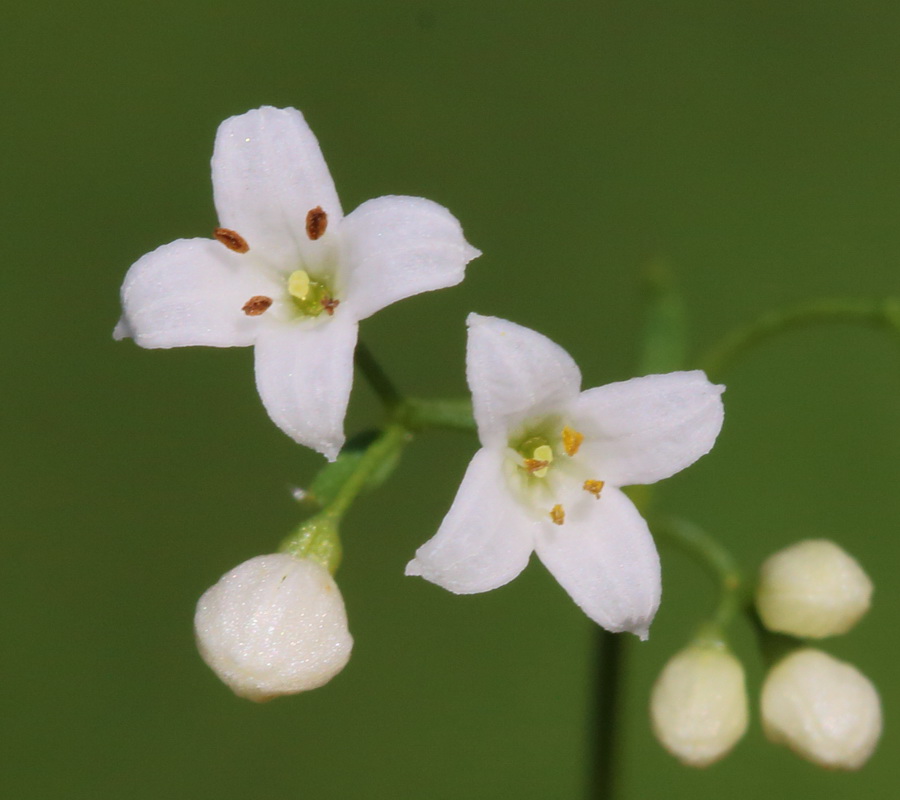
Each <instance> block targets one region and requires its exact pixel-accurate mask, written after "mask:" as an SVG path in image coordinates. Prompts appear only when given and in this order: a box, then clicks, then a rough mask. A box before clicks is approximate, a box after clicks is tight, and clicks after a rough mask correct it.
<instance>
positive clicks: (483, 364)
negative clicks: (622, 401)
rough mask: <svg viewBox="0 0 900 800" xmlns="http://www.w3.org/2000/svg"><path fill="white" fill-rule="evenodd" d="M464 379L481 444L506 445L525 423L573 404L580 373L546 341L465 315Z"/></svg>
mask: <svg viewBox="0 0 900 800" xmlns="http://www.w3.org/2000/svg"><path fill="white" fill-rule="evenodd" d="M467 324H468V326H469V343H468V348H467V352H466V378H467V379H468V382H469V388H470V389H471V391H472V405H473V408H474V412H475V421H476V422H477V423H478V436H479V437H480V439H481V442H482V444H486V445H487V444H492V445H495V446H505V445H506V444H507V439H508V437H509V433H510V431H511V429H514V428H515V427H516V426H517V425H519V424H520V423H521V422H523V421H524V420H526V419H528V418H530V417H537V416H540V415H542V414H546V413H549V412H552V411H556V410H558V409H559V408H560V407H561V406H563V405H565V404H566V403H568V402H570V401H572V400H573V399H574V398H575V397H576V396H577V394H578V390H579V388H580V386H581V372H580V371H579V370H578V365H577V364H576V363H575V362H574V361H573V360H572V357H571V356H570V355H569V354H568V353H567V352H566V351H565V350H563V349H562V348H561V347H560V346H559V345H558V344H554V343H553V342H551V341H550V340H549V339H548V338H547V337H546V336H542V335H541V334H540V333H537V332H536V331H533V330H531V329H530V328H524V327H522V326H521V325H516V324H515V323H512V322H507V321H506V320H505V319H499V318H497V317H482V316H481V315H479V314H469V317H468V320H467Z"/></svg>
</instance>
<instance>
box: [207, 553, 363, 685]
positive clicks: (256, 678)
mask: <svg viewBox="0 0 900 800" xmlns="http://www.w3.org/2000/svg"><path fill="white" fill-rule="evenodd" d="M194 630H195V632H196V635H197V647H198V648H199V650H200V655H201V656H203V660H204V661H205V662H206V663H207V664H209V666H210V667H211V668H212V669H213V671H214V672H215V673H216V675H218V676H219V678H221V679H222V681H224V682H225V683H226V684H227V685H228V686H229V687H230V688H231V689H232V691H233V692H234V693H235V694H236V695H238V696H240V697H246V698H247V699H249V700H255V701H257V702H263V701H264V700H270V699H271V698H273V697H278V696H279V695H283V694H294V693H296V692H305V691H306V690H307V689H315V688H316V687H318V686H321V685H322V684H324V683H327V682H328V681H330V680H331V679H332V678H333V677H334V676H335V675H337V673H338V672H340V671H341V670H342V669H343V668H344V666H345V665H346V663H347V661H348V659H349V658H350V650H351V648H352V647H353V639H352V637H351V636H350V632H349V631H348V630H347V614H346V612H345V611H344V600H343V598H342V597H341V593H340V591H339V590H338V587H337V584H336V583H335V582H334V579H333V578H332V577H331V575H330V574H329V572H328V570H326V569H325V568H324V567H322V566H321V565H319V564H317V563H316V562H314V561H310V560H309V559H304V558H296V557H295V556H292V555H288V554H287V553H276V554H273V555H266V556H257V557H256V558H251V559H250V560H249V561H245V562H244V563H243V564H241V565H240V566H238V567H235V568H234V569H233V570H231V572H228V573H226V574H225V575H223V576H222V577H221V578H220V579H219V582H218V583H217V584H216V585H215V586H213V587H212V588H210V589H208V590H207V591H206V593H205V594H204V595H203V596H202V597H201V598H200V601H199V602H198V603H197V613H196V615H195V616H194Z"/></svg>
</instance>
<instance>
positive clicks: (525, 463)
mask: <svg viewBox="0 0 900 800" xmlns="http://www.w3.org/2000/svg"><path fill="white" fill-rule="evenodd" d="M516 452H517V453H518V454H519V455H520V456H522V463H521V465H520V467H521V468H522V469H524V470H525V472H527V473H528V474H529V475H532V476H533V477H535V478H545V477H547V472H548V471H549V470H550V465H551V464H552V463H553V448H552V447H551V446H550V442H549V441H548V440H547V439H546V437H544V436H531V437H530V438H528V439H526V440H525V441H524V442H522V444H520V445H519V446H518V447H517V448H516Z"/></svg>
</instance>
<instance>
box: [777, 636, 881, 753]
mask: <svg viewBox="0 0 900 800" xmlns="http://www.w3.org/2000/svg"><path fill="white" fill-rule="evenodd" d="M762 721H763V730H765V732H766V736H768V737H769V740H770V741H772V742H775V744H784V745H787V746H788V747H789V748H790V749H791V750H793V751H794V752H795V753H797V755H799V756H802V757H803V758H805V759H807V760H809V761H812V762H813V763H814V764H818V765H819V766H821V767H826V768H829V769H859V768H860V767H861V766H862V765H863V764H865V763H866V761H867V760H868V758H869V756H871V755H872V751H873V750H874V749H875V745H876V744H878V738H879V737H880V736H881V701H880V700H879V698H878V692H877V691H876V690H875V687H874V686H873V685H872V682H871V681H870V680H869V679H868V678H866V676H865V675H863V674H862V673H861V672H860V671H859V670H858V669H856V667H854V666H852V665H850V664H846V663H844V662H843V661H838V660H837V659H836V658H833V657H832V656H830V655H828V654H827V653H823V652H822V651H821V650H813V649H811V648H807V649H803V650H796V651H794V652H793V653H791V654H790V655H789V656H787V657H786V658H785V659H783V660H782V661H780V662H778V663H777V664H776V665H775V666H774V667H773V668H772V669H771V670H769V674H768V676H767V677H766V680H765V683H764V684H763V689H762Z"/></svg>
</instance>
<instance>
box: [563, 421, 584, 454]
mask: <svg viewBox="0 0 900 800" xmlns="http://www.w3.org/2000/svg"><path fill="white" fill-rule="evenodd" d="M562 440H563V449H564V450H565V451H566V455H567V456H569V457H571V456H574V455H575V453H577V452H578V448H579V447H581V443H582V442H583V441H584V434H583V433H579V432H578V431H576V430H573V429H572V428H570V427H569V426H568V425H566V426H565V427H564V428H563V429H562Z"/></svg>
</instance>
